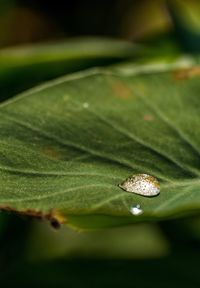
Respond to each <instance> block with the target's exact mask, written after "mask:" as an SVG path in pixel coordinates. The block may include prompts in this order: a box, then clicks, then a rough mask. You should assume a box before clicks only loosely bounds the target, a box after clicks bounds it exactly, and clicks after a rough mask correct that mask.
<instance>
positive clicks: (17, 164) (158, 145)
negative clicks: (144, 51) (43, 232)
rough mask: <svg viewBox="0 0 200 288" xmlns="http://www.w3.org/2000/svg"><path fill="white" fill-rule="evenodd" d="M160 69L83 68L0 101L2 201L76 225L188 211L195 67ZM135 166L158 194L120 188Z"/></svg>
mask: <svg viewBox="0 0 200 288" xmlns="http://www.w3.org/2000/svg"><path fill="white" fill-rule="evenodd" d="M188 65H189V64H188ZM191 65H192V64H191V63H190V65H189V66H191ZM174 67H176V66H174ZM178 67H179V68H181V69H180V70H177V68H178ZM159 69H160V67H159V66H158V69H157V71H156V68H155V67H151V68H150V67H148V69H141V70H139V69H138V70H137V71H136V70H135V67H133V71H132V73H131V71H130V69H129V73H124V72H123V71H120V69H119V70H118V71H116V70H113V71H112V70H110V71H109V70H91V71H86V72H82V73H78V74H74V75H70V76H67V77H64V78H62V79H58V80H55V81H52V82H50V83H48V84H46V85H43V86H41V87H38V88H35V89H32V90H30V91H28V92H27V93H24V94H22V95H21V96H18V97H15V98H13V99H11V100H10V101H7V102H4V103H2V104H1V106H0V151H1V155H0V171H1V174H0V175H1V176H0V205H1V207H2V209H4V210H13V211H19V212H21V213H24V214H28V215H35V216H37V217H43V218H47V219H49V220H50V221H52V222H53V224H54V225H56V224H57V222H65V223H67V222H68V224H71V225H74V226H78V227H82V228H100V227H107V226H117V225H122V224H127V223H134V222H138V221H143V220H159V219H163V218H165V217H176V216H179V215H181V214H189V213H193V212H197V211H198V210H199V208H200V193H199V190H200V169H199V166H200V148H199V147H200V136H199V135H200V126H199V123H200V98H199V91H200V84H199V83H200V82H199V75H200V68H199V67H198V66H194V65H193V67H192V68H191V67H190V68H188V69H182V66H181V65H178V66H177V67H176V69H175V68H173V69H172V66H169V65H166V69H165V70H166V72H165V71H164V69H163V67H162V69H161V70H162V72H160V71H159ZM134 173H147V174H150V175H153V176H155V177H157V179H158V180H159V181H160V184H161V193H160V195H159V196H157V197H153V198H146V197H143V196H140V195H136V194H132V193H127V192H124V191H123V190H121V189H120V188H119V187H118V184H119V183H121V182H122V181H123V180H124V179H125V178H127V177H128V176H130V175H131V174H134ZM136 204H140V205H141V208H142V209H143V214H142V215H140V216H137V217H136V216H133V215H132V214H131V213H130V207H131V206H132V205H136Z"/></svg>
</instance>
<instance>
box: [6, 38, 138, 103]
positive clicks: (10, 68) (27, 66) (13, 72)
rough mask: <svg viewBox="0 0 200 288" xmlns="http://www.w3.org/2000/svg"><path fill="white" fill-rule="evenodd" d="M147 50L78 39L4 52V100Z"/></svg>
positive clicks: (118, 41)
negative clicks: (72, 73)
mask: <svg viewBox="0 0 200 288" xmlns="http://www.w3.org/2000/svg"><path fill="white" fill-rule="evenodd" d="M142 52H143V48H141V46H139V45H134V44H131V43H128V42H126V41H120V40H114V39H106V38H100V37H99V38H95V37H94V38H79V39H78V38H77V39H74V40H70V41H65V42H64V41H62V42H61V41H60V42H56V43H46V44H44V43H43V44H35V45H27V46H21V47H20V46H18V47H14V48H5V49H1V50H0V100H3V99H6V98H8V97H10V96H13V95H14V94H16V93H19V92H21V91H23V90H25V89H27V88H31V87H32V86H34V85H36V84H38V83H41V82H43V81H45V80H49V79H53V78H54V77H57V76H61V75H63V74H66V73H69V72H74V71H78V70H82V69H86V68H89V67H93V66H97V65H100V66H101V65H108V64H111V63H116V62H119V61H122V60H125V59H129V58H133V57H135V56H136V55H138V54H140V53H142Z"/></svg>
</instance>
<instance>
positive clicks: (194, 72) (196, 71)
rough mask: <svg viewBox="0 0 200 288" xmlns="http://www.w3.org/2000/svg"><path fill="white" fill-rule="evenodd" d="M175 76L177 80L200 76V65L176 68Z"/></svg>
mask: <svg viewBox="0 0 200 288" xmlns="http://www.w3.org/2000/svg"><path fill="white" fill-rule="evenodd" d="M172 75H173V78H174V79H175V80H178V81H181V80H186V79H187V78H190V77H194V76H200V67H199V66H197V67H193V68H186V69H181V70H176V71H174V72H173V74H172Z"/></svg>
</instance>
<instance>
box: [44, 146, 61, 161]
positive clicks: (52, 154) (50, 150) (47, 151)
mask: <svg viewBox="0 0 200 288" xmlns="http://www.w3.org/2000/svg"><path fill="white" fill-rule="evenodd" d="M41 152H42V154H44V155H46V156H48V157H49V158H51V159H53V160H58V159H60V154H59V152H58V151H56V149H55V148H54V147H50V146H49V147H44V148H43V149H42V150H41Z"/></svg>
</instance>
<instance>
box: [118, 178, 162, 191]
mask: <svg viewBox="0 0 200 288" xmlns="http://www.w3.org/2000/svg"><path fill="white" fill-rule="evenodd" d="M119 187H120V188H122V189H123V190H125V191H127V192H132V193H135V194H139V195H143V196H156V195H158V194H159V193H160V184H159V182H158V180H157V179H156V178H155V177H153V176H151V175H148V174H135V175H132V176H130V177H128V178H127V179H126V180H125V181H124V182H122V183H121V184H120V185H119Z"/></svg>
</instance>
